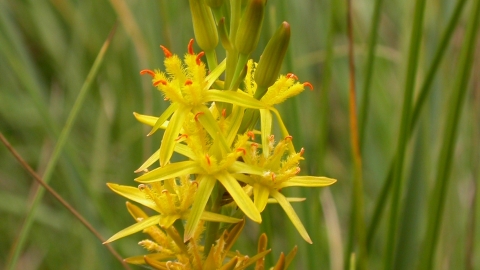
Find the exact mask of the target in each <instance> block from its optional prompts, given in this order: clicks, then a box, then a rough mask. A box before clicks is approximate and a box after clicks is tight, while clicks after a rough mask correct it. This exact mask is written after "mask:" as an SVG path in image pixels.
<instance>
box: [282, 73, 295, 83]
mask: <svg viewBox="0 0 480 270" xmlns="http://www.w3.org/2000/svg"><path fill="white" fill-rule="evenodd" d="M285 77H287V78H288V79H294V80H297V81H298V77H297V75H295V74H293V73H287V76H285Z"/></svg>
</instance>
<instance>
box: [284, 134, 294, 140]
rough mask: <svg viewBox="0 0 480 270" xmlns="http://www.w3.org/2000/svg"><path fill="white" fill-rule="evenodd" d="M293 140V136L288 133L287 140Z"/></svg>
mask: <svg viewBox="0 0 480 270" xmlns="http://www.w3.org/2000/svg"><path fill="white" fill-rule="evenodd" d="M292 140H293V137H292V136H290V135H288V136H287V137H285V141H286V142H288V141H292Z"/></svg>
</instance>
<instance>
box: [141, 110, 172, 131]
mask: <svg viewBox="0 0 480 270" xmlns="http://www.w3.org/2000/svg"><path fill="white" fill-rule="evenodd" d="M133 116H135V118H136V119H137V121H138V122H140V123H142V124H145V125H149V126H151V127H153V126H155V123H156V122H157V121H158V117H155V116H151V115H144V114H139V113H136V112H134V113H133ZM167 126H168V121H165V122H163V124H162V125H161V126H160V128H161V129H166V128H167Z"/></svg>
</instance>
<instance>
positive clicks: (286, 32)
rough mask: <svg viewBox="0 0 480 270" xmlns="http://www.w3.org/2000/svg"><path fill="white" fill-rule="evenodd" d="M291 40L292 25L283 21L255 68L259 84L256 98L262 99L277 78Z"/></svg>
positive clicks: (256, 80)
mask: <svg viewBox="0 0 480 270" xmlns="http://www.w3.org/2000/svg"><path fill="white" fill-rule="evenodd" d="M289 41H290V25H289V24H288V23H287V22H283V23H282V24H281V25H280V27H279V28H278V29H277V31H275V34H273V36H272V37H271V38H270V40H269V41H268V44H267V46H266V47H265V50H263V53H262V56H261V58H260V61H259V62H258V65H257V69H256V70H255V82H256V83H257V86H258V88H257V91H256V92H255V98H256V99H260V98H261V97H262V96H263V95H264V94H265V91H266V90H267V89H268V87H270V86H271V85H272V84H273V83H274V82H275V81H276V80H277V77H278V74H279V73H280V68H281V67H282V62H283V58H284V57H285V54H286V53H287V48H288V43H289Z"/></svg>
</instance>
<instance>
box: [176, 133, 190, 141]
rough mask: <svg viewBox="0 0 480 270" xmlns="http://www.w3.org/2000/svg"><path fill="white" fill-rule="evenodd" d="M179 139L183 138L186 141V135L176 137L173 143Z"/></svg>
mask: <svg viewBox="0 0 480 270" xmlns="http://www.w3.org/2000/svg"><path fill="white" fill-rule="evenodd" d="M181 138H185V139H186V138H188V135H187V134H182V135H180V136H178V137H177V138H176V139H175V141H179V140H180V139H181Z"/></svg>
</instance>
